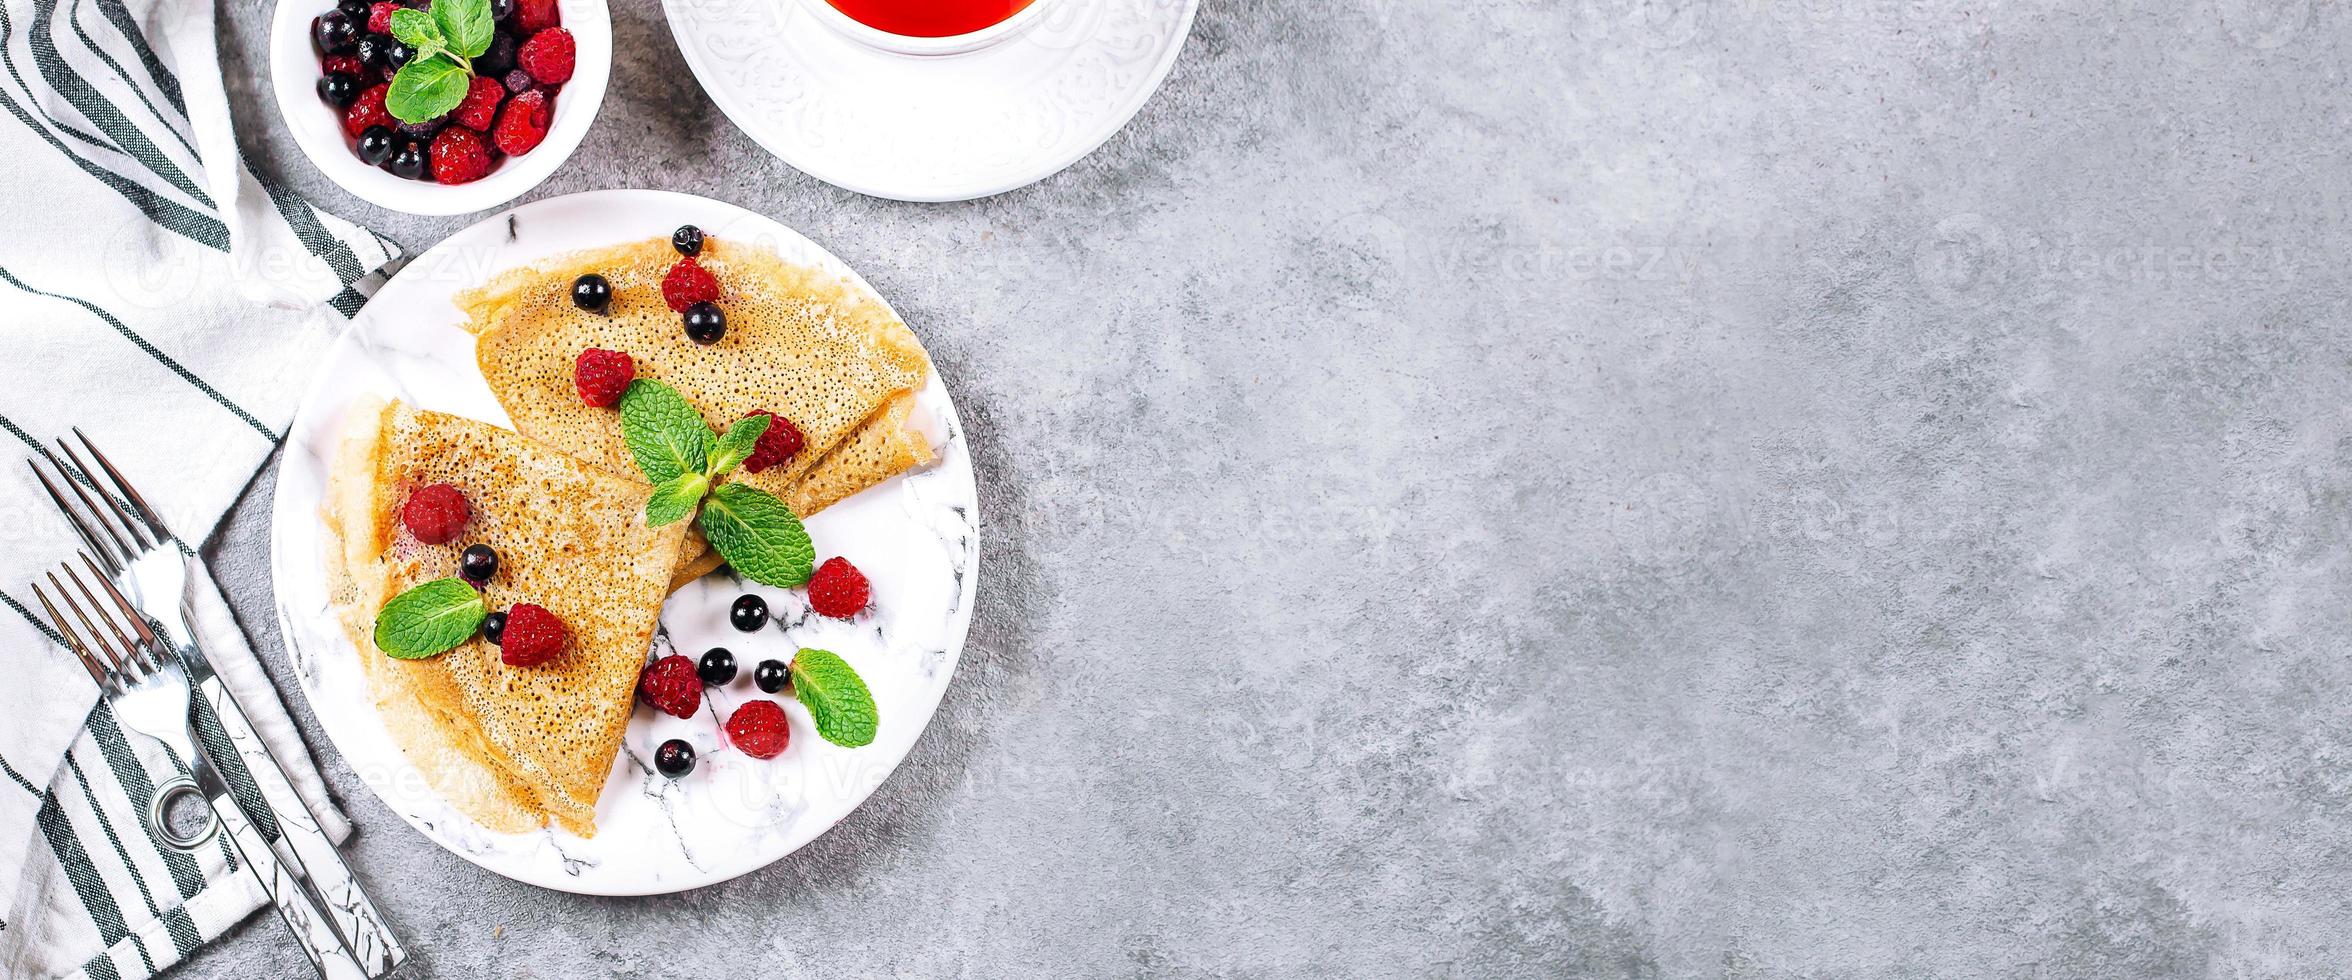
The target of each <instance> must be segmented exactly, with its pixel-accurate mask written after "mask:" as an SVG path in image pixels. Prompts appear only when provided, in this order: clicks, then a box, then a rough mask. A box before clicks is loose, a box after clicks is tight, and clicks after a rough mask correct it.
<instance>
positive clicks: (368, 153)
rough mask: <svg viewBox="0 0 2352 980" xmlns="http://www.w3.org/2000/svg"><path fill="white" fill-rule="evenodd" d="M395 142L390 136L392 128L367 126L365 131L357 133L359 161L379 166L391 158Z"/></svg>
mask: <svg viewBox="0 0 2352 980" xmlns="http://www.w3.org/2000/svg"><path fill="white" fill-rule="evenodd" d="M397 143H398V141H397V140H395V139H393V138H392V130H390V129H388V128H386V127H383V126H369V127H368V129H367V132H364V133H361V134H359V146H358V150H359V161H360V162H361V163H364V164H367V165H368V166H371V167H375V166H381V165H382V164H383V162H384V161H386V160H390V159H392V150H393V148H394V147H395V146H396V145H397Z"/></svg>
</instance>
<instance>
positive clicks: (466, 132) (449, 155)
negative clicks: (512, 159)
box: [432, 126, 490, 184]
mask: <svg viewBox="0 0 2352 980" xmlns="http://www.w3.org/2000/svg"><path fill="white" fill-rule="evenodd" d="M432 160H433V179H434V180H437V181H440V182H442V183H444V184H463V183H467V182H469V181H476V180H480V179H482V178H483V177H484V176H486V175H488V174H489V173H490V144H489V143H486V142H484V141H483V140H482V134H480V133H477V132H474V131H473V130H470V129H467V128H465V127H464V126H445V127H442V129H441V135H439V136H435V137H433V149H432Z"/></svg>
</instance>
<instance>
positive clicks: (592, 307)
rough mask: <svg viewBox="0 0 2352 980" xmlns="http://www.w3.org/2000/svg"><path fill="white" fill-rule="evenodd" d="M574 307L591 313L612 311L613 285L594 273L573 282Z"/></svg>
mask: <svg viewBox="0 0 2352 980" xmlns="http://www.w3.org/2000/svg"><path fill="white" fill-rule="evenodd" d="M572 305H573V306H577V307H579V308H581V309H583V310H587V311H588V312H590V313H602V312H604V311H606V310H608V309H611V308H612V283H609V282H606V281H605V279H604V277H603V276H600V275H597V274H596V273H593V272H591V273H588V274H587V275H584V276H581V277H580V278H578V279H574V280H572Z"/></svg>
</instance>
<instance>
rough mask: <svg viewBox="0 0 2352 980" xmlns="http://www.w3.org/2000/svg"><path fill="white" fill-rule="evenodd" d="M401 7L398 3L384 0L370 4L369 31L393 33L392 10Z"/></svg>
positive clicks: (372, 32) (371, 32) (373, 32)
mask: <svg viewBox="0 0 2352 980" xmlns="http://www.w3.org/2000/svg"><path fill="white" fill-rule="evenodd" d="M398 9H400V5H399V4H397V3H390V2H382V3H371V4H369V5H368V33H370V34H390V33H392V12H393V11H395V10H398Z"/></svg>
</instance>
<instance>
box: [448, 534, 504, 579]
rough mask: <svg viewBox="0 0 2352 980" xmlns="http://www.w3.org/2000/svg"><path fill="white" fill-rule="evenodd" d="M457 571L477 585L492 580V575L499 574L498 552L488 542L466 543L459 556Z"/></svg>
mask: <svg viewBox="0 0 2352 980" xmlns="http://www.w3.org/2000/svg"><path fill="white" fill-rule="evenodd" d="M457 573H458V574H459V575H463V576H465V579H466V581H468V582H473V583H475V584H477V585H478V584H481V583H483V582H487V581H490V576H492V575H496V574H498V552H496V551H493V550H491V548H490V546H489V545H486V544H469V545H466V550H465V551H463V552H461V553H459V555H458V556H457Z"/></svg>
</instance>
